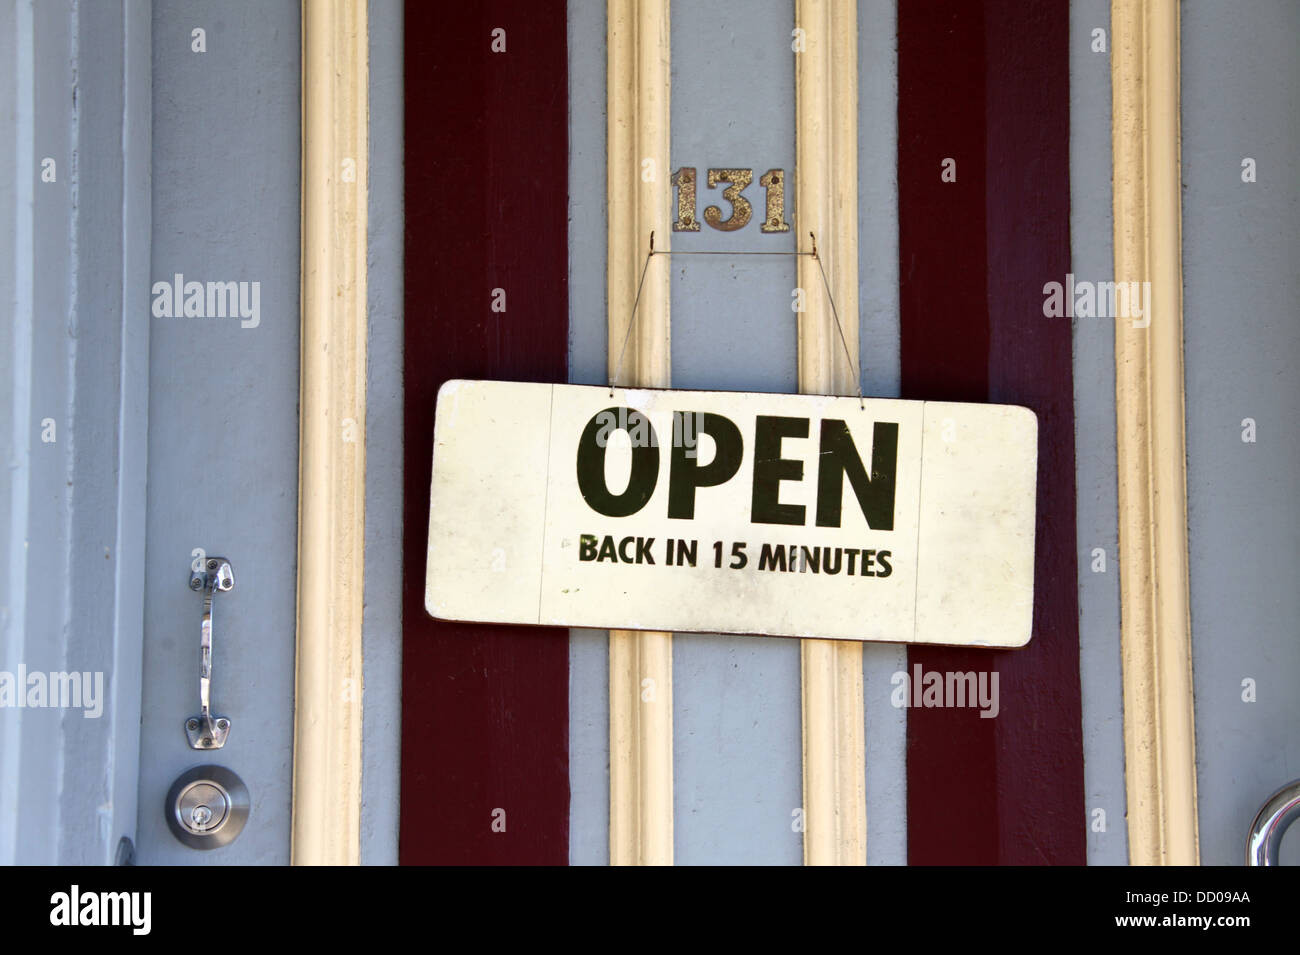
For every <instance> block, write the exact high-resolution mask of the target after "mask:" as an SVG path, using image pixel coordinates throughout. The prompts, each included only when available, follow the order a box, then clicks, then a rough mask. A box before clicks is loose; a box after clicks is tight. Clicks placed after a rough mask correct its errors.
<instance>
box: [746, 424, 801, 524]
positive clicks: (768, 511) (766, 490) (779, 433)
mask: <svg viewBox="0 0 1300 955" xmlns="http://www.w3.org/2000/svg"><path fill="white" fill-rule="evenodd" d="M806 437H808V419H807V418H786V417H782V416H778V415H759V416H758V421H757V423H756V424H755V425H754V494H753V499H752V502H751V505H750V520H752V521H753V522H754V523H755V524H802V523H803V519H804V506H803V505H802V504H782V503H781V501H780V497H781V482H782V481H802V480H803V462H802V461H796V460H793V459H791V458H783V457H781V442H782V441H783V440H784V439H785V438H806Z"/></svg>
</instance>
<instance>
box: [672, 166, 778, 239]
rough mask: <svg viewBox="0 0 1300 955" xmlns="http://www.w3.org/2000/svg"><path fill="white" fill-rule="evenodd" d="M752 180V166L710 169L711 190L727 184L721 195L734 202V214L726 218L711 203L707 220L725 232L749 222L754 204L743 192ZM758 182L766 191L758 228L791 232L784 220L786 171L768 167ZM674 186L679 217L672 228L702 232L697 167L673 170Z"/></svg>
mask: <svg viewBox="0 0 1300 955" xmlns="http://www.w3.org/2000/svg"><path fill="white" fill-rule="evenodd" d="M753 181H754V170H752V169H710V170H709V171H708V173H707V175H706V177H705V182H706V183H707V185H708V187H709V188H710V189H716V188H717V186H718V183H720V182H725V183H727V188H726V189H724V190H722V198H723V199H725V200H727V202H728V203H730V204H731V214H730V215H729V216H727V217H726V218H725V219H724V218H723V217H722V210H721V209H720V208H718V207H717V206H709V207H707V208H706V209H705V210H704V221H705V222H707V223H708V224H709V225H711V226H713V228H715V229H718V230H719V231H722V232H735V231H736V230H737V229H743V228H744V227H745V226H746V225H748V224H749V220H750V218H751V217H752V216H753V214H754V207H753V206H752V205H750V202H749V200H748V199H746V198H745V196H744V192H745V187H746V186H748V185H749V184H750V183H751V182H753ZM758 184H759V185H760V186H762V187H763V188H764V189H765V190H766V193H767V195H766V201H765V203H764V211H763V224H762V225H761V226H759V231H760V232H789V231H790V223H788V222H786V221H785V170H784V169H769V170H768V171H767V172H765V173H763V175H761V176H760V177H759V179H758ZM673 186H675V187H676V189H677V219H676V221H674V222H673V231H674V232H699V231H700V220H699V219H698V218H697V217H696V214H695V210H696V208H697V206H696V200H695V167H694V166H683V167H682V168H681V169H678V170H677V171H676V172H675V173H673Z"/></svg>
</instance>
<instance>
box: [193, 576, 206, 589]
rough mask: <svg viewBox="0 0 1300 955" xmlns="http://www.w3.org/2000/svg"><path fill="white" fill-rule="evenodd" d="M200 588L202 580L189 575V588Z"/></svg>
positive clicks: (201, 587)
mask: <svg viewBox="0 0 1300 955" xmlns="http://www.w3.org/2000/svg"><path fill="white" fill-rule="evenodd" d="M202 589H203V581H202V580H200V579H199V578H198V577H191V578H190V590H202Z"/></svg>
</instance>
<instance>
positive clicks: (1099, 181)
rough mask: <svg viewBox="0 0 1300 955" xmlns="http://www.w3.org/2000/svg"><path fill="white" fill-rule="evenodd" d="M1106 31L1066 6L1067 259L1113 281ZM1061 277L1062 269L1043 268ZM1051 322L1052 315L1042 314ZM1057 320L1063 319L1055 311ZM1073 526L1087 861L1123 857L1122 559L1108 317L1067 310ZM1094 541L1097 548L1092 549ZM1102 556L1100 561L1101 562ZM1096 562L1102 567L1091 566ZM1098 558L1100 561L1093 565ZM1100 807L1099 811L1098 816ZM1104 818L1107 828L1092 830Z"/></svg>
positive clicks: (1089, 12)
mask: <svg viewBox="0 0 1300 955" xmlns="http://www.w3.org/2000/svg"><path fill="white" fill-rule="evenodd" d="M1095 29H1101V30H1104V31H1106V45H1107V51H1109V46H1110V4H1109V3H1108V2H1107V0H1074V2H1073V3H1072V4H1071V5H1070V259H1071V268H1072V269H1073V270H1074V273H1075V275H1076V276H1078V278H1079V279H1081V280H1087V281H1090V282H1102V281H1110V280H1111V279H1112V278H1113V277H1114V274H1115V261H1114V256H1113V251H1112V245H1111V232H1112V226H1111V222H1112V219H1111V140H1110V109H1111V102H1110V54H1109V52H1093V50H1092V45H1093V37H1092V31H1093V30H1095ZM1043 281H1044V283H1046V282H1049V281H1056V282H1064V281H1065V277H1064V276H1061V275H1056V276H1045V277H1044V278H1043ZM1044 321H1050V319H1044ZM1057 321H1064V319H1057ZM1074 414H1075V438H1074V449H1075V483H1076V488H1077V491H1076V494H1077V511H1076V527H1077V531H1078V542H1079V680H1080V685H1081V697H1082V703H1083V782H1084V790H1085V794H1086V795H1085V799H1086V807H1087V810H1088V817H1087V818H1086V819H1081V820H1079V825H1086V826H1087V827H1088V828H1087V832H1088V848H1087V853H1088V862H1089V864H1091V865H1123V864H1125V863H1126V862H1127V861H1128V828H1127V826H1126V825H1125V824H1124V819H1125V806H1126V800H1125V790H1124V712H1123V699H1122V693H1121V686H1122V682H1121V674H1120V656H1119V565H1118V563H1117V556H1116V555H1117V554H1118V550H1117V548H1118V545H1119V539H1118V534H1119V530H1118V523H1117V515H1118V511H1117V507H1118V504H1117V498H1116V494H1117V488H1116V482H1115V473H1116V472H1115V325H1114V322H1113V321H1111V320H1110V319H1101V318H1076V319H1074ZM1098 548H1100V549H1101V551H1102V554H1101V555H1100V556H1098V555H1096V554H1095V553H1094V552H1095V550H1096V549H1098ZM1103 561H1104V563H1102V562H1103ZM1094 565H1095V566H1096V567H1097V568H1099V569H1098V570H1097V571H1094V570H1093V567H1094ZM1102 567H1104V568H1105V569H1104V570H1100V568H1102ZM1098 810H1100V811H1101V812H1102V813H1104V816H1101V815H1098V814H1097V813H1098ZM1101 826H1104V827H1105V828H1104V830H1101V831H1098V830H1099V829H1100V827H1101Z"/></svg>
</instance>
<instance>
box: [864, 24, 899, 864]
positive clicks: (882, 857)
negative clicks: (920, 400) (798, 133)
mask: <svg viewBox="0 0 1300 955" xmlns="http://www.w3.org/2000/svg"><path fill="white" fill-rule="evenodd" d="M897 19H898V18H897V7H896V4H895V2H894V0H858V309H859V319H858V336H859V355H860V362H861V365H862V393H863V394H865V395H874V396H877V397H881V398H896V397H898V395H899V388H900V371H899V360H900V352H899V306H898V51H897V38H898V29H897ZM906 670H907V647H906V646H904V645H903V644H867V645H866V646H864V647H863V648H862V676H863V681H862V682H863V696H864V704H865V716H866V741H867V756H866V764H867V864H868V865H904V864H906V862H907V710H906V709H905V708H901V707H895V706H893V705H892V704H891V703H890V695H891V693H892V692H893V690H894V684H893V683H892V682H891V680H892V678H893V675H894V674H895V673H897V672H899V671H904V672H905V671H906Z"/></svg>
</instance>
